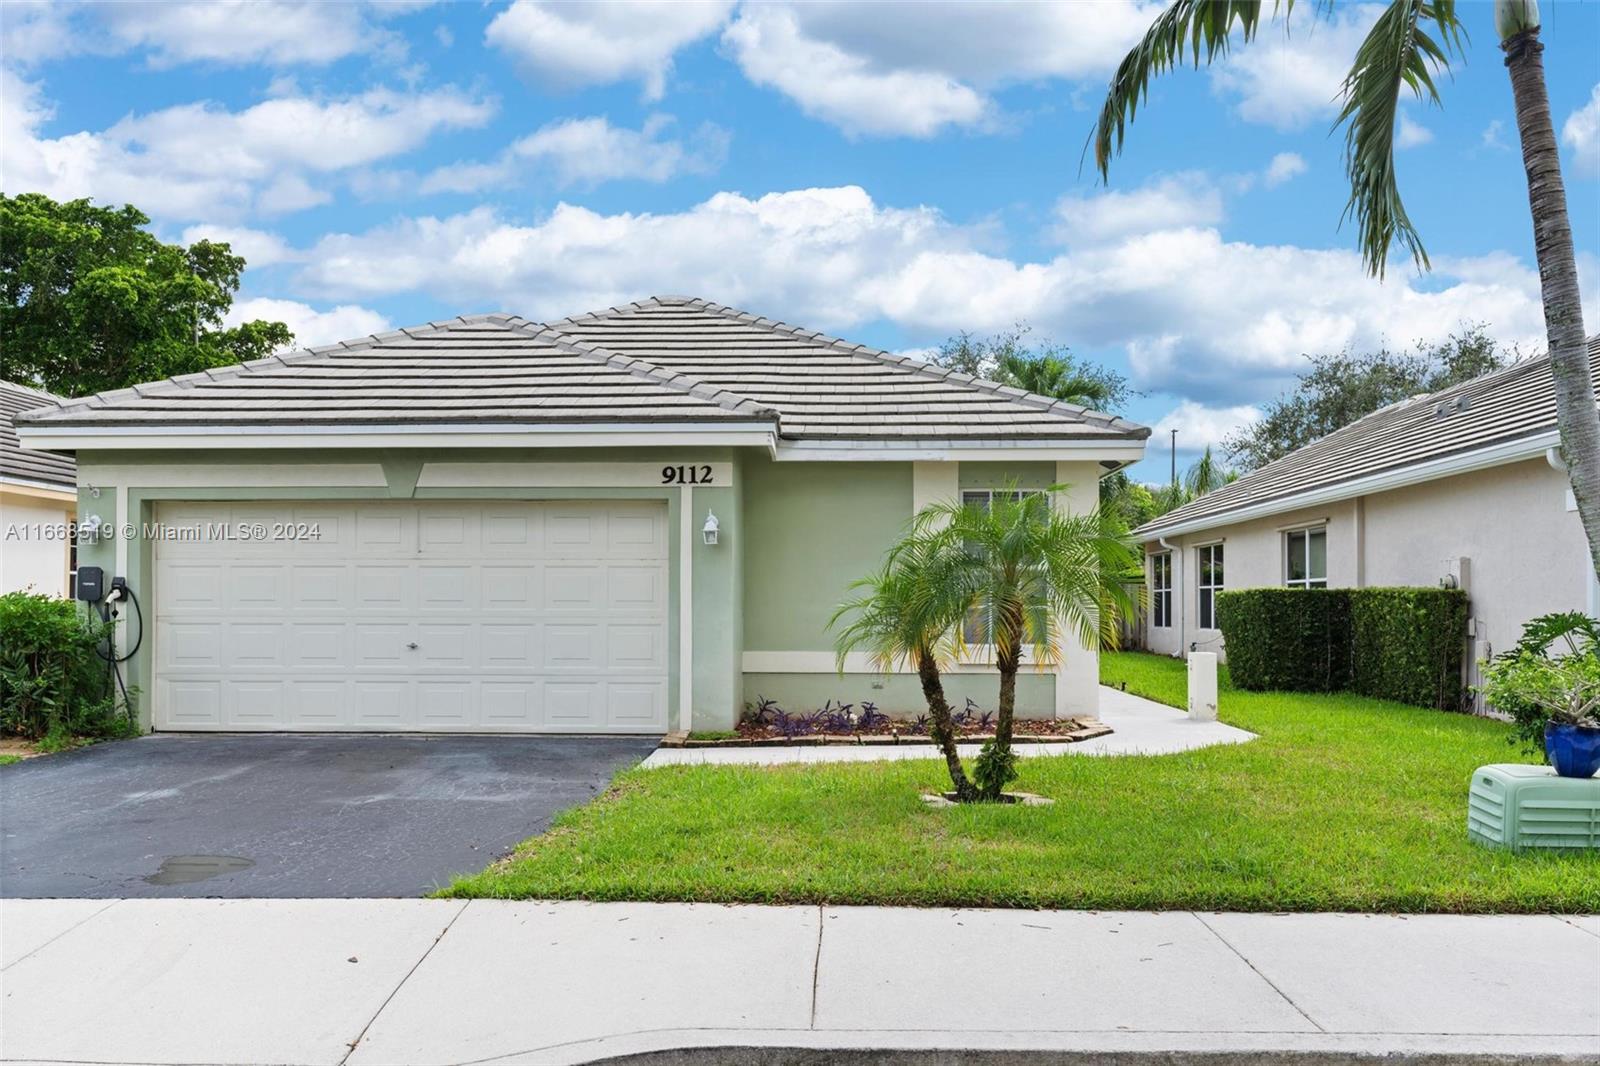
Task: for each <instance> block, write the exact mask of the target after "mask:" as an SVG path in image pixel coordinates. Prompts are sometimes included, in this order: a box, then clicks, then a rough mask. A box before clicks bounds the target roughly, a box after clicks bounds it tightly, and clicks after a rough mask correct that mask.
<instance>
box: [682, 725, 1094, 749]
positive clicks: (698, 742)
mask: <svg viewBox="0 0 1600 1066" xmlns="http://www.w3.org/2000/svg"><path fill="white" fill-rule="evenodd" d="M803 728H808V729H809V731H807V732H798V731H797V727H796V726H795V725H794V724H793V723H788V724H787V730H788V731H785V725H781V724H773V723H770V722H753V721H748V720H747V721H743V722H740V723H739V725H738V727H737V732H738V734H739V735H738V736H736V737H728V738H725V739H717V740H711V739H704V738H696V737H691V736H689V735H688V734H686V733H668V734H667V736H666V737H665V738H664V739H663V740H662V741H661V746H662V747H664V748H750V747H762V748H765V747H783V746H789V745H793V746H801V745H813V746H814V745H818V744H863V745H871V744H923V745H931V744H932V743H933V738H932V737H930V736H928V732H927V727H926V725H924V724H921V723H919V722H911V721H907V720H905V719H902V718H889V719H885V720H883V721H881V722H880V721H873V722H871V723H869V724H868V725H867V726H866V727H865V728H861V727H859V726H858V727H856V728H853V729H852V730H850V731H849V732H845V731H843V730H838V729H830V728H829V727H828V724H826V723H824V724H821V725H816V726H810V727H803ZM1110 732H1111V727H1110V726H1108V725H1105V724H1104V723H1102V722H1100V721H1099V720H1098V719H1094V718H1018V719H1015V720H1014V721H1013V724H1012V737H1011V740H1012V743H1014V744H1073V743H1077V742H1078V741H1082V740H1089V739H1090V738H1092V737H1103V736H1105V735H1106V734H1108V733H1110ZM956 733H957V736H956V741H957V743H960V744H981V743H983V742H984V741H986V740H993V739H994V724H993V722H984V721H979V720H976V719H975V720H973V721H970V722H958V723H957V726H956Z"/></svg>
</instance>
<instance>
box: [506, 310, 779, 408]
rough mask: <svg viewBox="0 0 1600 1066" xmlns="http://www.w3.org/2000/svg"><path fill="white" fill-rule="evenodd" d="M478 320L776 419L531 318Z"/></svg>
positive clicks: (727, 394)
mask: <svg viewBox="0 0 1600 1066" xmlns="http://www.w3.org/2000/svg"><path fill="white" fill-rule="evenodd" d="M480 317H484V318H490V319H495V320H497V321H499V322H500V323H501V324H502V325H504V326H506V327H508V328H510V329H513V330H515V331H517V332H518V333H521V334H523V335H524V336H528V337H534V338H538V339H541V340H546V341H549V342H550V343H551V344H553V345H555V346H556V347H558V348H561V349H563V350H565V351H568V352H571V353H572V354H573V355H576V356H578V357H580V358H582V359H588V360H590V361H591V362H598V363H602V364H604V365H606V366H610V367H614V368H616V369H618V370H626V371H627V372H629V373H630V374H635V375H637V376H639V377H642V378H644V379H646V380H647V381H651V382H653V383H655V384H657V385H661V386H664V387H666V388H670V389H674V390H676V391H678V392H682V393H685V394H687V395H690V396H693V397H695V398H696V399H698V400H706V401H708V402H710V403H714V404H716V405H717V406H718V407H721V408H722V409H724V410H726V411H735V412H738V413H739V414H751V415H765V416H769V417H771V418H772V419H773V420H774V421H776V420H777V419H778V412H777V411H775V410H773V409H772V408H770V407H766V406H763V405H762V404H760V403H757V402H756V401H755V400H753V399H751V398H750V397H748V396H741V395H739V394H738V393H736V392H733V391H731V390H729V389H724V388H719V387H717V386H715V385H708V384H706V383H705V382H703V381H700V380H699V379H698V378H693V377H690V376H689V375H688V374H685V373H683V372H681V371H677V370H668V369H666V368H665V367H662V366H657V365H656V364H655V363H652V362H649V361H647V360H644V359H639V358H637V357H635V356H631V355H623V354H622V353H621V352H614V351H612V350H611V349H609V348H605V347H602V346H601V345H598V344H591V343H590V342H588V341H585V340H580V339H579V338H577V337H574V336H572V335H571V334H570V333H565V332H563V331H562V330H560V329H558V328H557V325H558V323H550V322H534V321H532V320H531V319H527V318H523V317H522V316H521V315H504V316H501V315H484V316H480ZM577 317H581V316H577ZM573 320H574V319H572V318H566V319H560V320H559V322H570V321H573Z"/></svg>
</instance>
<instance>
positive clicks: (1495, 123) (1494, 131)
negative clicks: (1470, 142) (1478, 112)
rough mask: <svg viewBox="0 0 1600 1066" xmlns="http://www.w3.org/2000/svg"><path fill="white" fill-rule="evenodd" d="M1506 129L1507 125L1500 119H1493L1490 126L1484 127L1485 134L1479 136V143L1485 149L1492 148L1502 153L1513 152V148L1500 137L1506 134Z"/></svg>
mask: <svg viewBox="0 0 1600 1066" xmlns="http://www.w3.org/2000/svg"><path fill="white" fill-rule="evenodd" d="M1505 128H1506V124H1505V123H1504V122H1503V121H1501V120H1500V119H1497V118H1496V119H1491V120H1490V121H1489V124H1488V125H1487V126H1485V127H1483V133H1481V134H1479V136H1478V141H1479V143H1480V144H1481V145H1482V146H1483V147H1484V148H1492V149H1494V150H1496V151H1500V152H1509V151H1510V150H1511V146H1510V145H1509V144H1507V143H1506V142H1505V139H1504V138H1503V137H1501V136H1500V135H1501V134H1502V133H1504V132H1505Z"/></svg>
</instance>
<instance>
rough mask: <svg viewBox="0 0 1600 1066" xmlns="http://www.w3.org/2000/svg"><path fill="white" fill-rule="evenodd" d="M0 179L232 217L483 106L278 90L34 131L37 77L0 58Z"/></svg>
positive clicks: (408, 146) (282, 207)
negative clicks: (244, 102)
mask: <svg viewBox="0 0 1600 1066" xmlns="http://www.w3.org/2000/svg"><path fill="white" fill-rule="evenodd" d="M0 89H3V90H4V92H3V93H0V96H3V100H0V134H3V136H4V140H5V145H6V152H5V160H4V165H5V171H4V174H3V175H0V187H4V188H5V189H7V190H8V191H13V192H16V191H23V190H28V191H36V192H43V193H47V194H49V195H51V196H54V197H56V198H57V199H69V198H73V197H79V196H92V197H94V198H95V199H97V200H101V201H105V202H123V201H126V202H129V203H134V204H138V205H139V207H140V208H141V209H143V210H145V211H146V212H148V213H149V214H151V215H152V216H154V217H157V218H169V219H208V220H213V221H223V220H231V219H237V218H239V217H242V216H245V215H248V214H250V213H252V212H261V213H269V214H270V213H284V212H289V211H297V210H301V209H303V208H305V207H309V206H312V205H315V204H318V203H324V202H326V201H327V200H328V199H329V198H330V194H329V192H328V189H327V184H328V180H329V177H330V176H331V175H334V174H337V173H338V172H341V171H346V170H349V169H351V168H354V167H360V166H365V165H368V164H371V163H373V162H376V161H378V160H381V159H385V158H388V157H391V156H395V155H400V154H403V153H405V152H408V151H410V150H412V149H414V148H416V147H417V146H419V145H420V144H422V143H423V142H424V141H425V140H426V139H427V138H428V137H429V136H431V135H432V134H433V133H435V132H436V131H438V130H442V129H450V128H459V127H470V126H478V125H482V124H483V123H484V122H486V121H488V119H489V117H490V115H491V114H492V113H493V110H494V108H493V105H492V104H490V103H488V102H485V101H482V100H477V99H473V98H471V97H469V96H467V95H465V94H463V93H461V92H460V91H458V90H455V89H448V88H447V89H441V90H437V91H434V92H426V93H400V92H395V91H393V90H388V89H373V90H370V91H368V92H365V93H362V94H361V95H359V96H352V97H346V98H343V99H334V100H317V99H311V98H307V97H280V98H276V99H271V100H266V101H264V102H262V103H259V104H256V105H255V106H253V107H249V108H246V109H245V110H243V111H228V110H225V109H223V108H221V107H218V106H217V105H215V104H210V103H193V104H181V105H179V106H176V107H170V108H167V109H165V110H162V111H154V112H150V113H148V114H143V115H129V116H128V117H126V118H124V119H122V120H121V121H119V122H117V123H116V124H115V125H113V126H111V127H109V128H108V129H105V130H102V131H99V132H90V131H80V132H77V133H71V134H66V135H64V136H61V137H54V138H52V137H42V136H40V133H39V130H40V127H41V126H42V125H43V123H44V122H45V121H46V120H48V118H49V117H50V114H51V112H50V108H49V105H48V104H47V103H46V102H45V101H44V100H43V99H42V97H41V96H40V94H39V91H38V87H37V86H36V85H32V84H30V83H27V82H25V81H23V80H22V79H20V78H18V77H17V76H16V75H14V74H12V73H11V72H9V71H5V70H3V69H0Z"/></svg>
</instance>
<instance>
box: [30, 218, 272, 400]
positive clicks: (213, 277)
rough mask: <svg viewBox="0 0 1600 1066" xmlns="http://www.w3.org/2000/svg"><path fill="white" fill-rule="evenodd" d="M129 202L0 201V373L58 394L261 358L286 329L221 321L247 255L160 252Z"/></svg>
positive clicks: (219, 246)
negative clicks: (116, 205) (229, 325)
mask: <svg viewBox="0 0 1600 1066" xmlns="http://www.w3.org/2000/svg"><path fill="white" fill-rule="evenodd" d="M149 222H150V219H149V218H148V217H146V216H145V215H144V214H143V213H142V212H140V211H139V210H138V209H137V208H135V207H132V206H131V205H128V206H124V207H122V208H120V209H117V208H110V207H97V206H95V205H94V204H92V203H90V202H89V201H88V200H72V201H69V202H67V203H57V202H56V201H55V200H52V199H50V198H49V197H48V196H43V195H41V194H39V193H22V194H20V195H18V196H6V195H5V194H3V193H0V377H3V378H5V379H7V380H10V381H17V382H21V383H24V384H29V385H35V386H37V387H39V388H43V389H48V390H49V391H51V392H54V393H58V394H60V395H63V396H80V395H84V394H86V393H92V392H101V391H104V390H107V389H119V388H124V387H126V386H128V385H134V384H138V383H139V382H144V381H153V380H156V379H158V378H164V377H171V376H172V375H174V374H187V373H191V372H193V371H198V370H205V369H207V368H208V367H215V366H227V365H229V364H231V363H239V362H244V361H246V360H250V359H259V358H261V357H263V356H266V355H269V354H271V353H272V352H273V351H276V350H277V349H280V348H283V347H286V346H288V345H289V344H290V343H291V342H292V341H293V340H294V335H293V334H292V333H290V332H289V327H288V326H286V325H284V324H283V323H282V322H267V321H254V322H246V323H244V324H242V325H238V326H234V327H232V328H227V327H224V325H223V318H224V316H225V315H226V314H227V313H228V310H229V308H231V307H232V306H233V295H234V293H236V292H237V291H238V290H239V275H240V274H241V273H242V272H243V270H244V259H243V258H242V257H240V256H237V255H234V254H233V251H232V250H231V249H230V248H229V247H228V245H227V244H224V243H221V242H216V241H196V242H195V243H194V244H192V245H189V246H188V247H184V246H183V245H181V244H166V243H164V242H162V241H160V240H158V239H157V238H156V237H155V236H154V235H153V234H151V233H150V232H149V231H148V230H147V229H145V226H147V225H148V224H149Z"/></svg>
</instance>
